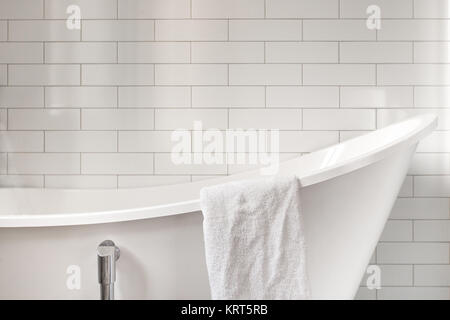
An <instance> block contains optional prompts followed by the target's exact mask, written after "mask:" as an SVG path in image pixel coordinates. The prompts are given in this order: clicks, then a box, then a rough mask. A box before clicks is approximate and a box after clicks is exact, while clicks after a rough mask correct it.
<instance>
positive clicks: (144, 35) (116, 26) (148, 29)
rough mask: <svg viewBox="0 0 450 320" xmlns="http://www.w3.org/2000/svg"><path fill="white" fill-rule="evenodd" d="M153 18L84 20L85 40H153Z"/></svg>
mask: <svg viewBox="0 0 450 320" xmlns="http://www.w3.org/2000/svg"><path fill="white" fill-rule="evenodd" d="M154 27H155V25H154V21H153V20H83V28H82V40H83V41H152V40H154Z"/></svg>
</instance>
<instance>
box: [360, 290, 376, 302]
mask: <svg viewBox="0 0 450 320" xmlns="http://www.w3.org/2000/svg"><path fill="white" fill-rule="evenodd" d="M376 299H377V293H376V290H370V289H368V288H365V287H359V288H358V291H357V292H356V295H355V300H376Z"/></svg>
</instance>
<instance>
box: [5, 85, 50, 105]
mask: <svg viewBox="0 0 450 320" xmlns="http://www.w3.org/2000/svg"><path fill="white" fill-rule="evenodd" d="M43 106H44V89H43V88H39V87H0V108H21V107H25V108H30V107H43Z"/></svg>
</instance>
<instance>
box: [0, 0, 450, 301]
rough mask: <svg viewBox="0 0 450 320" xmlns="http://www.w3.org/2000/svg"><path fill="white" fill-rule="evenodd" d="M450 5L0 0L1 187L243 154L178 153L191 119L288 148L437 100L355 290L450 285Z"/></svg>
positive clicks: (157, 180) (141, 173)
mask: <svg viewBox="0 0 450 320" xmlns="http://www.w3.org/2000/svg"><path fill="white" fill-rule="evenodd" d="M71 5H77V6H79V8H80V9H81V28H80V29H70V28H68V27H67V25H66V22H67V21H66V19H67V18H68V17H69V15H70V14H68V13H66V10H67V8H68V7H69V6H71ZM371 5H376V6H378V7H379V8H380V9H381V11H380V13H381V18H382V19H381V28H380V29H379V30H377V29H370V28H368V27H367V24H366V22H367V18H368V17H369V16H370V14H368V13H367V11H366V10H367V8H368V7H369V6H371ZM449 19H450V3H449V1H445V0H45V1H44V0H0V130H1V131H0V185H1V186H3V187H9V186H26V187H48V188H53V187H56V188H59V187H65V188H117V187H137V186H139V187H140V186H150V185H161V184H172V183H179V182H186V181H191V180H197V179H203V178H208V177H210V176H214V175H225V174H229V173H233V172H236V171H239V170H242V169H245V168H246V166H238V165H228V166H227V165H221V164H216V165H210V166H208V165H198V164H195V165H194V164H193V165H178V166H177V165H175V164H173V163H172V161H171V158H170V152H171V148H172V145H173V142H171V140H170V136H171V132H172V131H173V130H175V129H178V128H180V127H184V128H186V129H192V127H193V122H194V121H196V120H200V121H202V123H203V127H204V128H205V129H207V128H216V129H222V130H223V129H227V128H243V129H247V128H266V129H270V128H277V129H280V139H281V141H280V151H281V153H282V158H288V157H292V156H295V155H298V154H302V153H306V152H310V151H314V150H316V149H318V148H322V147H325V146H328V145H331V144H335V143H337V142H339V141H342V140H345V139H348V138H351V137H354V136H356V135H359V134H362V133H364V132H367V131H369V130H374V129H376V128H379V127H382V126H385V125H387V124H390V123H392V122H395V121H397V120H401V119H404V118H406V117H408V116H411V115H415V114H422V113H429V112H430V113H436V114H438V115H439V127H438V130H437V131H436V132H434V133H433V134H432V135H431V136H430V137H428V138H427V139H426V140H425V141H424V142H423V143H422V144H421V145H420V147H419V150H418V151H419V153H418V154H417V155H416V156H415V158H414V161H413V165H412V167H411V169H410V172H409V175H408V177H407V179H406V180H405V184H404V186H403V189H402V191H401V195H400V198H399V200H398V201H397V203H396V206H395V208H394V210H393V213H392V217H391V220H390V221H389V222H388V224H387V226H386V230H385V232H384V234H383V237H382V241H381V242H380V244H379V246H378V248H377V250H376V253H375V255H374V258H373V263H376V264H378V265H380V267H381V270H382V285H383V288H382V289H381V290H378V291H376V290H368V289H365V288H362V289H361V290H360V293H359V297H360V298H369V299H374V298H378V299H390V298H441V299H450V292H449V290H450V288H449V286H450V265H449V259H450V258H449V241H450V238H449V237H450V220H449V218H450V208H449V207H450V201H449V197H450V98H449V97H450V87H448V86H450V68H449V65H448V63H449V62H450V61H449V60H450V58H449V57H450V55H449V42H448V41H450V33H449V32H450V31H449V30H450V29H449V27H448V26H449V22H450V20H449ZM386 178H387V179H388V178H389V177H386ZM364 283H365V282H364V281H363V282H362V284H363V285H364Z"/></svg>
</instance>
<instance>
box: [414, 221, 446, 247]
mask: <svg viewBox="0 0 450 320" xmlns="http://www.w3.org/2000/svg"><path fill="white" fill-rule="evenodd" d="M414 241H442V242H450V220H420V221H414Z"/></svg>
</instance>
